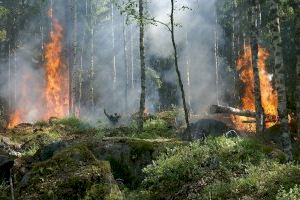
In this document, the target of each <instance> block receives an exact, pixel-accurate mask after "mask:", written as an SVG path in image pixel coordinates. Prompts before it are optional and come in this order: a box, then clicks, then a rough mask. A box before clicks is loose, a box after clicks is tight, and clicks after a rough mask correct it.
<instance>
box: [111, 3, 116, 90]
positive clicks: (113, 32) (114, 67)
mask: <svg viewBox="0 0 300 200" xmlns="http://www.w3.org/2000/svg"><path fill="white" fill-rule="evenodd" d="M114 18H115V9H114V3H113V2H111V37H112V50H113V53H112V56H113V57H112V64H113V89H114V90H115V89H116V84H117V69H116V47H115V19H114Z"/></svg>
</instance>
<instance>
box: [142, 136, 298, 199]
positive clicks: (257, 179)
mask: <svg viewBox="0 0 300 200" xmlns="http://www.w3.org/2000/svg"><path fill="white" fill-rule="evenodd" d="M280 160H281V158H278V159H277V158H273V160H271V159H270V158H269V156H268V154H267V153H266V152H265V146H263V145H261V144H260V143H258V142H256V141H254V140H250V139H228V138H224V137H220V138H208V139H207V140H206V141H203V142H200V141H197V142H193V143H191V144H190V145H189V146H181V147H176V148H174V149H169V150H168V152H167V153H166V154H163V155H161V156H160V157H159V158H158V159H157V160H156V161H154V162H153V163H152V164H151V165H149V166H147V167H146V168H145V169H144V172H145V174H146V178H145V179H144V181H143V186H144V187H145V189H148V190H150V192H152V193H155V194H156V195H158V196H159V199H166V198H167V197H170V198H171V199H247V198H248V199H249V198H250V199H275V197H276V194H277V192H278V190H279V189H280V187H281V186H283V187H284V188H291V187H292V186H294V185H295V184H298V183H299V184H300V167H299V166H298V165H295V164H291V163H289V164H280V163H279V162H280Z"/></svg>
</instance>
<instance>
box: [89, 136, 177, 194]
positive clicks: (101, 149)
mask: <svg viewBox="0 0 300 200" xmlns="http://www.w3.org/2000/svg"><path fill="white" fill-rule="evenodd" d="M182 144H183V143H182V142H179V141H176V140H166V139H165V140H143V139H134V138H124V137H120V138H118V137H115V138H104V139H103V141H92V142H90V143H89V144H88V145H87V146H88V148H89V149H90V150H91V151H92V152H93V154H94V155H95V156H96V158H98V159H99V160H107V161H109V162H110V165H111V167H112V171H113V175H114V178H115V179H118V180H122V182H123V183H124V184H125V185H126V186H127V187H129V188H135V187H136V186H137V185H139V184H140V183H141V181H142V180H143V178H144V174H143V172H142V169H143V168H144V167H146V166H147V165H149V164H151V163H152V160H154V159H155V158H156V157H157V156H158V155H159V154H160V153H162V152H164V151H165V150H166V149H167V148H172V147H174V146H178V145H182Z"/></svg>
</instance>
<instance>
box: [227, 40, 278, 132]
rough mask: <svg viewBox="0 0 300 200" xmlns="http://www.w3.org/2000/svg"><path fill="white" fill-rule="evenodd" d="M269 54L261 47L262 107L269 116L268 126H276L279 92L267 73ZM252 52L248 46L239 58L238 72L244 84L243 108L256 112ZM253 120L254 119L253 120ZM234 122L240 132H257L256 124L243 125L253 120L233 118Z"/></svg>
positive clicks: (259, 52) (259, 53)
mask: <svg viewBox="0 0 300 200" xmlns="http://www.w3.org/2000/svg"><path fill="white" fill-rule="evenodd" d="M268 57H269V53H268V51H267V50H266V49H264V48H261V47H259V51H258V67H259V78H260V88H261V100H262V107H263V109H264V112H265V115H266V116H267V119H266V121H267V123H266V126H267V128H268V127H271V126H273V125H275V123H276V118H277V116H278V112H277V107H278V98H277V91H276V90H274V88H273V86H272V75H271V74H269V73H268V72H267V71H266V60H267V59H268ZM251 61H252V52H251V48H250V46H246V48H245V50H244V53H243V54H242V55H241V56H240V57H239V58H238V61H237V66H236V68H237V70H238V71H239V73H240V80H241V81H242V82H243V84H244V88H243V96H242V98H241V103H242V108H243V109H244V110H250V111H255V98H254V74H253V67H252V62H251ZM252 120H253V119H252ZM233 121H234V123H235V124H236V126H237V128H238V129H239V130H248V131H253V132H254V131H255V123H248V124H247V123H243V122H244V121H251V119H249V118H247V117H242V116H235V117H233Z"/></svg>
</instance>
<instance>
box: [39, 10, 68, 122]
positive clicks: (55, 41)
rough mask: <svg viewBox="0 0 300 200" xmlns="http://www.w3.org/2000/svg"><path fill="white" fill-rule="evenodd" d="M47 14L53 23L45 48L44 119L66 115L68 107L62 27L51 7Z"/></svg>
mask: <svg viewBox="0 0 300 200" xmlns="http://www.w3.org/2000/svg"><path fill="white" fill-rule="evenodd" d="M48 15H49V18H50V19H51V21H52V24H53V31H52V32H51V33H50V42H49V43H48V44H47V45H46V48H45V49H46V52H45V60H46V63H45V68H46V88H45V93H44V97H45V101H46V108H47V109H46V112H45V114H44V117H43V118H46V119H48V118H50V117H64V116H66V115H67V114H68V107H69V100H68V99H69V86H68V82H69V81H68V68H67V66H66V64H65V63H64V62H63V60H62V58H61V54H62V44H61V41H62V39H63V28H62V26H61V24H60V23H59V21H58V20H57V19H56V18H55V17H54V16H53V12H52V9H50V10H49V12H48Z"/></svg>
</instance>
